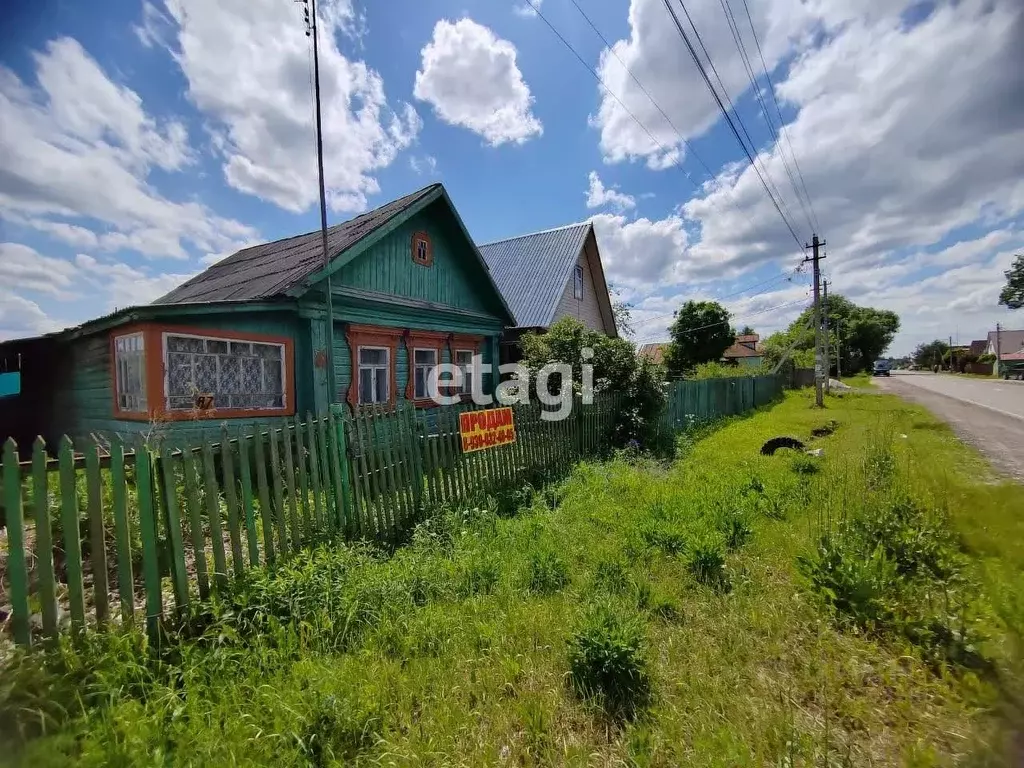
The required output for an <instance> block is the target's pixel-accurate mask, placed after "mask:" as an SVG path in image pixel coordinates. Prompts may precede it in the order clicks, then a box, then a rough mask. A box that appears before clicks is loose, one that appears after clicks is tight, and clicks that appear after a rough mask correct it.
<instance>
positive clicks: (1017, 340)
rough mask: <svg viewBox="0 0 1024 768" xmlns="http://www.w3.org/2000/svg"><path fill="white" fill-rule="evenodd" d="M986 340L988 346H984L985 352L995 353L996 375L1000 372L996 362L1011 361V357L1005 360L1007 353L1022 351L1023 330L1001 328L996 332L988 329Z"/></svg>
mask: <svg viewBox="0 0 1024 768" xmlns="http://www.w3.org/2000/svg"><path fill="white" fill-rule="evenodd" d="M987 341H988V346H986V347H985V353H986V354H989V355H995V356H996V358H997V365H996V369H995V373H996V375H999V373H1000V370H999V366H998V363H1002V362H1004V361H1006V362H1013V359H1012V358H1010V359H1009V360H1007V357H1006V356H1007V355H1014V354H1016V353H1017V352H1021V351H1024V331H1007V330H1001V331H999V332H998V333H997V332H996V331H989V332H988V339H987Z"/></svg>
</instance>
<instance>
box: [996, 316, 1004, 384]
mask: <svg viewBox="0 0 1024 768" xmlns="http://www.w3.org/2000/svg"><path fill="white" fill-rule="evenodd" d="M1002 356H1003V326H1001V325H1000V324H999V323H996V365H995V371H996V376H998V375H999V361H1000V359H1001V358H1002Z"/></svg>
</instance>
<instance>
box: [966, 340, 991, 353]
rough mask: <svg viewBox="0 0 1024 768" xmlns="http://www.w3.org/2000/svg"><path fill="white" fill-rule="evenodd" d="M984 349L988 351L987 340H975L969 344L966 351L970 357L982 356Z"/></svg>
mask: <svg viewBox="0 0 1024 768" xmlns="http://www.w3.org/2000/svg"><path fill="white" fill-rule="evenodd" d="M986 349H988V339H975V340H974V341H972V342H971V346H970V349H969V350H968V351H969V352H970V354H972V355H984V354H985V350H986Z"/></svg>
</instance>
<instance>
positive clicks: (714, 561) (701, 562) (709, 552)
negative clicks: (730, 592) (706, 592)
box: [687, 543, 729, 589]
mask: <svg viewBox="0 0 1024 768" xmlns="http://www.w3.org/2000/svg"><path fill="white" fill-rule="evenodd" d="M687 567H688V568H689V569H690V573H692V574H693V576H694V578H696V579H697V581H699V582H700V583H701V584H706V585H707V586H709V587H715V588H717V589H728V587H729V576H728V574H726V572H725V555H723V554H722V549H721V547H718V546H716V545H714V544H707V543H702V544H698V545H697V546H695V547H694V548H693V551H691V552H690V559H689V562H688V563H687Z"/></svg>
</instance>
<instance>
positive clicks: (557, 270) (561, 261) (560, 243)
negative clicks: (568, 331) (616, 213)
mask: <svg viewBox="0 0 1024 768" xmlns="http://www.w3.org/2000/svg"><path fill="white" fill-rule="evenodd" d="M591 226H592V225H591V223H590V222H589V221H585V222H583V223H581V224H569V225H568V226H565V227H559V228H558V229H549V230H546V231H544V232H534V233H532V234H529V235H522V236H521V237H512V238H509V239H508V240H499V241H497V242H494V243H488V244H487V245H481V246H480V253H481V254H482V255H483V257H484V261H486V262H487V266H488V268H489V269H490V270H491V277H493V278H494V282H495V283H496V284H497V286H498V290H500V291H501V294H502V296H504V297H505V301H506V302H507V303H508V305H509V307H510V308H511V309H512V314H513V315H515V318H516V325H517V326H518V327H520V328H547V327H548V326H549V325H551V319H552V317H554V314H555V310H556V308H557V307H558V299H559V298H560V297H561V296H562V291H563V290H564V289H565V284H566V282H567V281H568V280H569V275H570V273H571V272H572V268H573V265H574V264H575V263H576V260H577V259H578V258H579V255H580V251H581V250H582V249H583V243H584V242H585V241H586V239H587V233H588V232H590V229H591Z"/></svg>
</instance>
